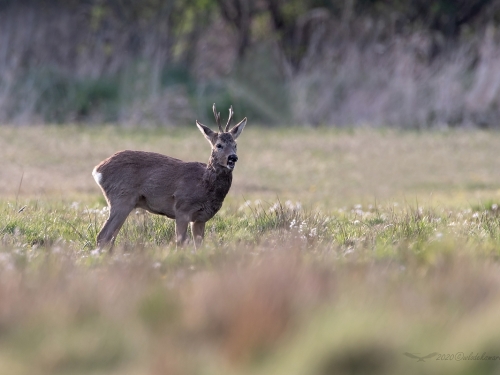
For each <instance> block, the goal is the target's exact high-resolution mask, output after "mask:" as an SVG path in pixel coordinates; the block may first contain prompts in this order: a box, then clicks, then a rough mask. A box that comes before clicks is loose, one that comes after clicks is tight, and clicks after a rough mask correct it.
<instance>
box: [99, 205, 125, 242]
mask: <svg viewBox="0 0 500 375" xmlns="http://www.w3.org/2000/svg"><path fill="white" fill-rule="evenodd" d="M133 208H134V207H133V206H130V205H127V206H120V205H117V204H114V205H110V209H109V217H108V220H106V223H104V226H103V227H102V229H101V231H100V232H99V234H98V235H97V247H98V248H99V249H102V248H104V247H108V246H109V247H110V249H111V248H112V247H113V244H114V242H115V238H116V236H117V235H118V232H119V231H120V229H121V227H122V225H123V223H124V222H125V220H126V219H127V216H128V214H129V213H130V211H132V209H133Z"/></svg>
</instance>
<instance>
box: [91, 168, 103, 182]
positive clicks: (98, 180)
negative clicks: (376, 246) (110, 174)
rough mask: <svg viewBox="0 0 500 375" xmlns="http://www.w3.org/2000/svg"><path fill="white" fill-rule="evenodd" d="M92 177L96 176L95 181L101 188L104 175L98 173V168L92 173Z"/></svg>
mask: <svg viewBox="0 0 500 375" xmlns="http://www.w3.org/2000/svg"><path fill="white" fill-rule="evenodd" d="M92 176H94V180H95V182H97V185H99V186H100V185H101V181H102V173H100V172H97V167H96V168H94V170H93V171H92Z"/></svg>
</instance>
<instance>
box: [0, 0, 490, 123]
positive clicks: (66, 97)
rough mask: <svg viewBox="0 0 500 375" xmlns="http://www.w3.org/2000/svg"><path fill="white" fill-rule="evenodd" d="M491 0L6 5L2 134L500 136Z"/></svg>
mask: <svg viewBox="0 0 500 375" xmlns="http://www.w3.org/2000/svg"><path fill="white" fill-rule="evenodd" d="M499 19H500V2H499V1H497V0H473V1H449V0H439V1H434V2H432V4H430V3H428V2H427V1H420V0H419V1H409V0H390V1H378V0H344V1H334V0H307V1H295V0H259V1H253V0H237V1H227V0H187V1H185V0H168V1H160V0H147V1H131V0H85V1H79V0H72V1H61V0H43V1H32V0H15V1H14V0H1V1H0V46H1V47H0V121H2V122H13V123H20V124H31V123H43V122H61V123H64V122H67V121H70V122H82V123H102V122H119V123H123V124H136V125H137V124H161V125H175V124H182V125H185V123H186V120H187V119H189V120H190V121H191V120H192V118H194V117H198V118H200V119H201V120H205V121H206V120H207V119H208V118H209V117H210V112H209V108H210V105H211V103H213V102H214V101H215V102H217V103H218V104H219V105H220V107H221V108H225V107H227V106H228V105H229V104H230V103H232V104H233V105H234V106H235V109H236V111H238V113H244V114H245V115H248V116H249V117H250V118H251V119H252V120H253V121H254V122H261V123H265V124H268V125H269V124H290V123H292V124H308V125H321V124H324V125H356V124H370V125H393V126H398V127H416V128H422V127H428V126H459V125H464V126H470V125H473V126H480V127H496V126H498V121H496V118H498V114H499V88H500V78H499V74H498V71H497V70H498V69H497V68H496V67H497V61H498V58H499V54H500V47H499V45H498V40H499V34H498V31H497V28H498V22H499Z"/></svg>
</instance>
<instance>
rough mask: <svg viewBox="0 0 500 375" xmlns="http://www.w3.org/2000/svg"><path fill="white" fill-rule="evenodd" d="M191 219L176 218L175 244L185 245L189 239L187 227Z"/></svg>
mask: <svg viewBox="0 0 500 375" xmlns="http://www.w3.org/2000/svg"><path fill="white" fill-rule="evenodd" d="M188 224H189V220H184V219H181V218H176V219H175V244H176V245H177V247H179V246H182V245H184V243H185V242H186V239H187V228H188Z"/></svg>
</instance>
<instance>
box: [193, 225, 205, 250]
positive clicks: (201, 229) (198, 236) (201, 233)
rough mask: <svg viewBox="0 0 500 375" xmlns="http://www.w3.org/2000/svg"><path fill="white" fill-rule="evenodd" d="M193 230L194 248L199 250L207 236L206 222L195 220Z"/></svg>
mask: <svg viewBox="0 0 500 375" xmlns="http://www.w3.org/2000/svg"><path fill="white" fill-rule="evenodd" d="M191 232H193V240H194V248H195V249H196V250H198V249H199V248H200V246H201V242H202V241H203V237H205V222H201V221H195V222H194V223H191Z"/></svg>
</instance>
